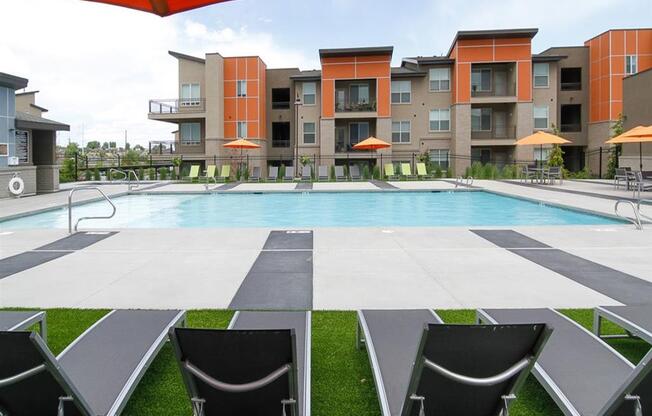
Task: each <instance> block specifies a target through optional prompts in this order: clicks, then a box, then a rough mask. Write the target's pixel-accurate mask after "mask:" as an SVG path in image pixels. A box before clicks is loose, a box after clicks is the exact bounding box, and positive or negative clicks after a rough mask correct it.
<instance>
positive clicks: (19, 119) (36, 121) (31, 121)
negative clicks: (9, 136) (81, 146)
mask: <svg viewBox="0 0 652 416" xmlns="http://www.w3.org/2000/svg"><path fill="white" fill-rule="evenodd" d="M16 128H17V129H30V130H49V131H70V126H69V125H67V124H63V123H59V122H58V121H54V120H49V119H47V118H43V117H38V116H35V115H33V114H27V113H23V112H20V111H16Z"/></svg>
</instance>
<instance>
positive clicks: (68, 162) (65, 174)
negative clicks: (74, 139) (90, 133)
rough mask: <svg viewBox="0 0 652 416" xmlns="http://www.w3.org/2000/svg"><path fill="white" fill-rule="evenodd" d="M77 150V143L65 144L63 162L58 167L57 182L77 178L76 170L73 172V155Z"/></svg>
mask: <svg viewBox="0 0 652 416" xmlns="http://www.w3.org/2000/svg"><path fill="white" fill-rule="evenodd" d="M78 152H79V146H78V145H77V143H70V144H69V145H68V146H66V150H65V151H64V159H63V164H62V165H61V169H59V182H71V181H76V180H77V172H75V157H76V155H77V153H78Z"/></svg>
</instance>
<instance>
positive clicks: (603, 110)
mask: <svg viewBox="0 0 652 416" xmlns="http://www.w3.org/2000/svg"><path fill="white" fill-rule="evenodd" d="M598 108H599V109H600V120H609V103H607V102H601V103H599V104H598Z"/></svg>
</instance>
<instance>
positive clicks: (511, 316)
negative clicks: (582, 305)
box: [478, 309, 652, 416]
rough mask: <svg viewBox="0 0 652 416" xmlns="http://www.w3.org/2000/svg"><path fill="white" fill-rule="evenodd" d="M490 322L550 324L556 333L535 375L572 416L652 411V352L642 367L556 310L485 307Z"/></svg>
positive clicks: (480, 313)
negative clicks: (635, 364)
mask: <svg viewBox="0 0 652 416" xmlns="http://www.w3.org/2000/svg"><path fill="white" fill-rule="evenodd" d="M478 320H479V321H482V322H489V323H505V324H515V323H528V322H545V323H546V324H548V325H550V326H552V327H553V328H554V329H555V330H554V332H553V334H552V336H551V337H550V340H549V341H548V343H547V344H546V346H545V348H544V349H543V352H542V353H541V357H540V358H539V360H538V361H537V364H536V365H535V366H534V369H533V370H532V373H533V374H534V376H535V377H536V378H537V380H538V381H539V383H540V384H541V385H542V386H543V387H544V388H545V390H546V391H547V392H548V394H550V395H551V397H552V399H553V400H554V401H555V403H557V406H559V408H560V409H561V410H562V412H563V413H564V414H566V415H595V416H612V415H613V416H616V415H618V416H621V415H631V416H635V415H636V416H638V415H642V414H643V410H642V409H646V412H647V411H648V409H652V375H651V374H650V372H652V351H649V352H648V353H647V354H646V355H645V357H643V359H642V360H641V361H640V362H639V364H638V365H637V366H634V365H633V364H632V363H630V362H629V361H628V360H627V359H626V358H625V357H623V356H622V355H620V354H619V353H618V352H616V350H614V349H613V348H612V347H611V346H609V345H608V344H606V343H605V342H604V341H602V340H601V339H600V338H598V337H597V336H596V335H595V334H593V333H591V332H589V331H588V330H586V329H585V328H584V327H582V326H580V325H579V324H577V323H576V322H574V321H572V320H571V319H570V318H568V317H566V316H564V315H562V314H561V313H559V312H556V311H554V310H552V309H490V310H488V309H481V310H478Z"/></svg>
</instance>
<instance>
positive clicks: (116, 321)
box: [0, 310, 185, 416]
mask: <svg viewBox="0 0 652 416" xmlns="http://www.w3.org/2000/svg"><path fill="white" fill-rule="evenodd" d="M184 320H185V312H183V311H147V310H138V311H127V310H123V311H112V312H109V313H108V314H106V315H105V316H104V317H103V318H101V319H100V320H99V321H97V322H96V323H95V324H94V325H93V326H91V327H90V328H89V329H88V330H86V332H84V333H83V334H82V335H80V336H79V337H78V338H77V339H75V340H74V341H73V342H72V343H71V344H70V345H69V346H68V347H67V348H66V349H65V350H64V351H63V352H62V353H61V354H59V356H57V357H54V355H52V353H51V352H50V350H49V349H48V347H47V345H46V344H45V342H44V341H43V339H42V338H41V337H40V336H39V335H38V334H36V333H34V332H23V331H20V332H17V331H3V332H0V351H2V354H0V413H2V414H7V415H16V416H23V415H58V416H69V415H73V416H78V415H83V416H108V415H119V414H120V412H121V411H122V410H123V408H124V406H125V405H126V404H127V401H128V400H129V397H131V394H132V393H133V391H134V389H135V388H136V386H137V385H138V382H139V381H140V379H141V378H142V376H143V375H144V374H145V371H146V370H147V368H148V367H149V365H150V363H151V362H152V360H153V359H154V358H155V357H156V355H157V354H158V352H159V350H160V349H161V348H162V347H163V345H164V343H165V341H166V335H167V333H168V331H169V329H170V328H171V327H173V326H176V325H181V324H182V323H183V322H184Z"/></svg>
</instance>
